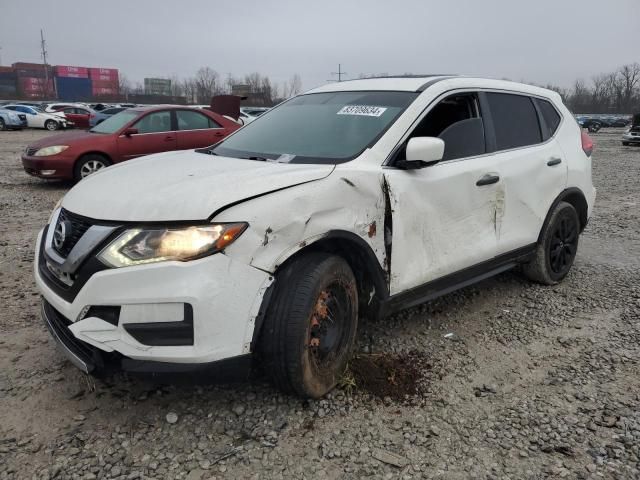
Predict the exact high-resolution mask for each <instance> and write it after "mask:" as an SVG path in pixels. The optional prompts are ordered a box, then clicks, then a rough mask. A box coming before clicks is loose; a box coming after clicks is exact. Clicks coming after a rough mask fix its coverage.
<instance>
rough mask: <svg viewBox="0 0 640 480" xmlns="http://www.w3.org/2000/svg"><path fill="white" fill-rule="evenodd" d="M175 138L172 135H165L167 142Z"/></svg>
mask: <svg viewBox="0 0 640 480" xmlns="http://www.w3.org/2000/svg"><path fill="white" fill-rule="evenodd" d="M173 140H174V138H173V137H172V136H171V135H167V136H166V137H164V141H165V142H171V141H173Z"/></svg>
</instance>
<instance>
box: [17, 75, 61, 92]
mask: <svg viewBox="0 0 640 480" xmlns="http://www.w3.org/2000/svg"><path fill="white" fill-rule="evenodd" d="M18 86H19V87H20V90H21V91H23V92H45V91H46V92H53V80H49V82H45V79H44V78H20V79H19V80H18Z"/></svg>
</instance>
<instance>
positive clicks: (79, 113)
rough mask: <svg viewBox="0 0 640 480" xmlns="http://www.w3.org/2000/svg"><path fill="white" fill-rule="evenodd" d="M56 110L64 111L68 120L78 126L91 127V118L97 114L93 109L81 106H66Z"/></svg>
mask: <svg viewBox="0 0 640 480" xmlns="http://www.w3.org/2000/svg"><path fill="white" fill-rule="evenodd" d="M56 111H57V112H62V113H64V116H65V117H67V120H69V121H70V122H73V126H74V127H76V128H89V120H90V119H91V117H93V116H95V114H96V112H94V111H93V110H90V109H88V108H81V107H64V108H59V109H58V110H56Z"/></svg>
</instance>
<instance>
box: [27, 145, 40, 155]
mask: <svg viewBox="0 0 640 480" xmlns="http://www.w3.org/2000/svg"><path fill="white" fill-rule="evenodd" d="M37 151H38V149H37V148H33V147H27V155H29V156H30V157H31V156H33V155H35V154H36V152H37Z"/></svg>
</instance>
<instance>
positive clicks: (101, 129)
mask: <svg viewBox="0 0 640 480" xmlns="http://www.w3.org/2000/svg"><path fill="white" fill-rule="evenodd" d="M138 115H139V112H127V111H124V112H120V113H116V114H115V115H113V116H112V117H108V118H107V119H106V120H103V121H102V122H100V123H99V124H98V125H96V126H95V127H93V128H92V129H91V130H89V131H90V132H93V133H115V132H117V131H118V130H120V129H121V128H122V127H124V126H125V125H126V124H127V123H129V122H130V121H131V120H133V119H134V118H136V117H137V116H138Z"/></svg>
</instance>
